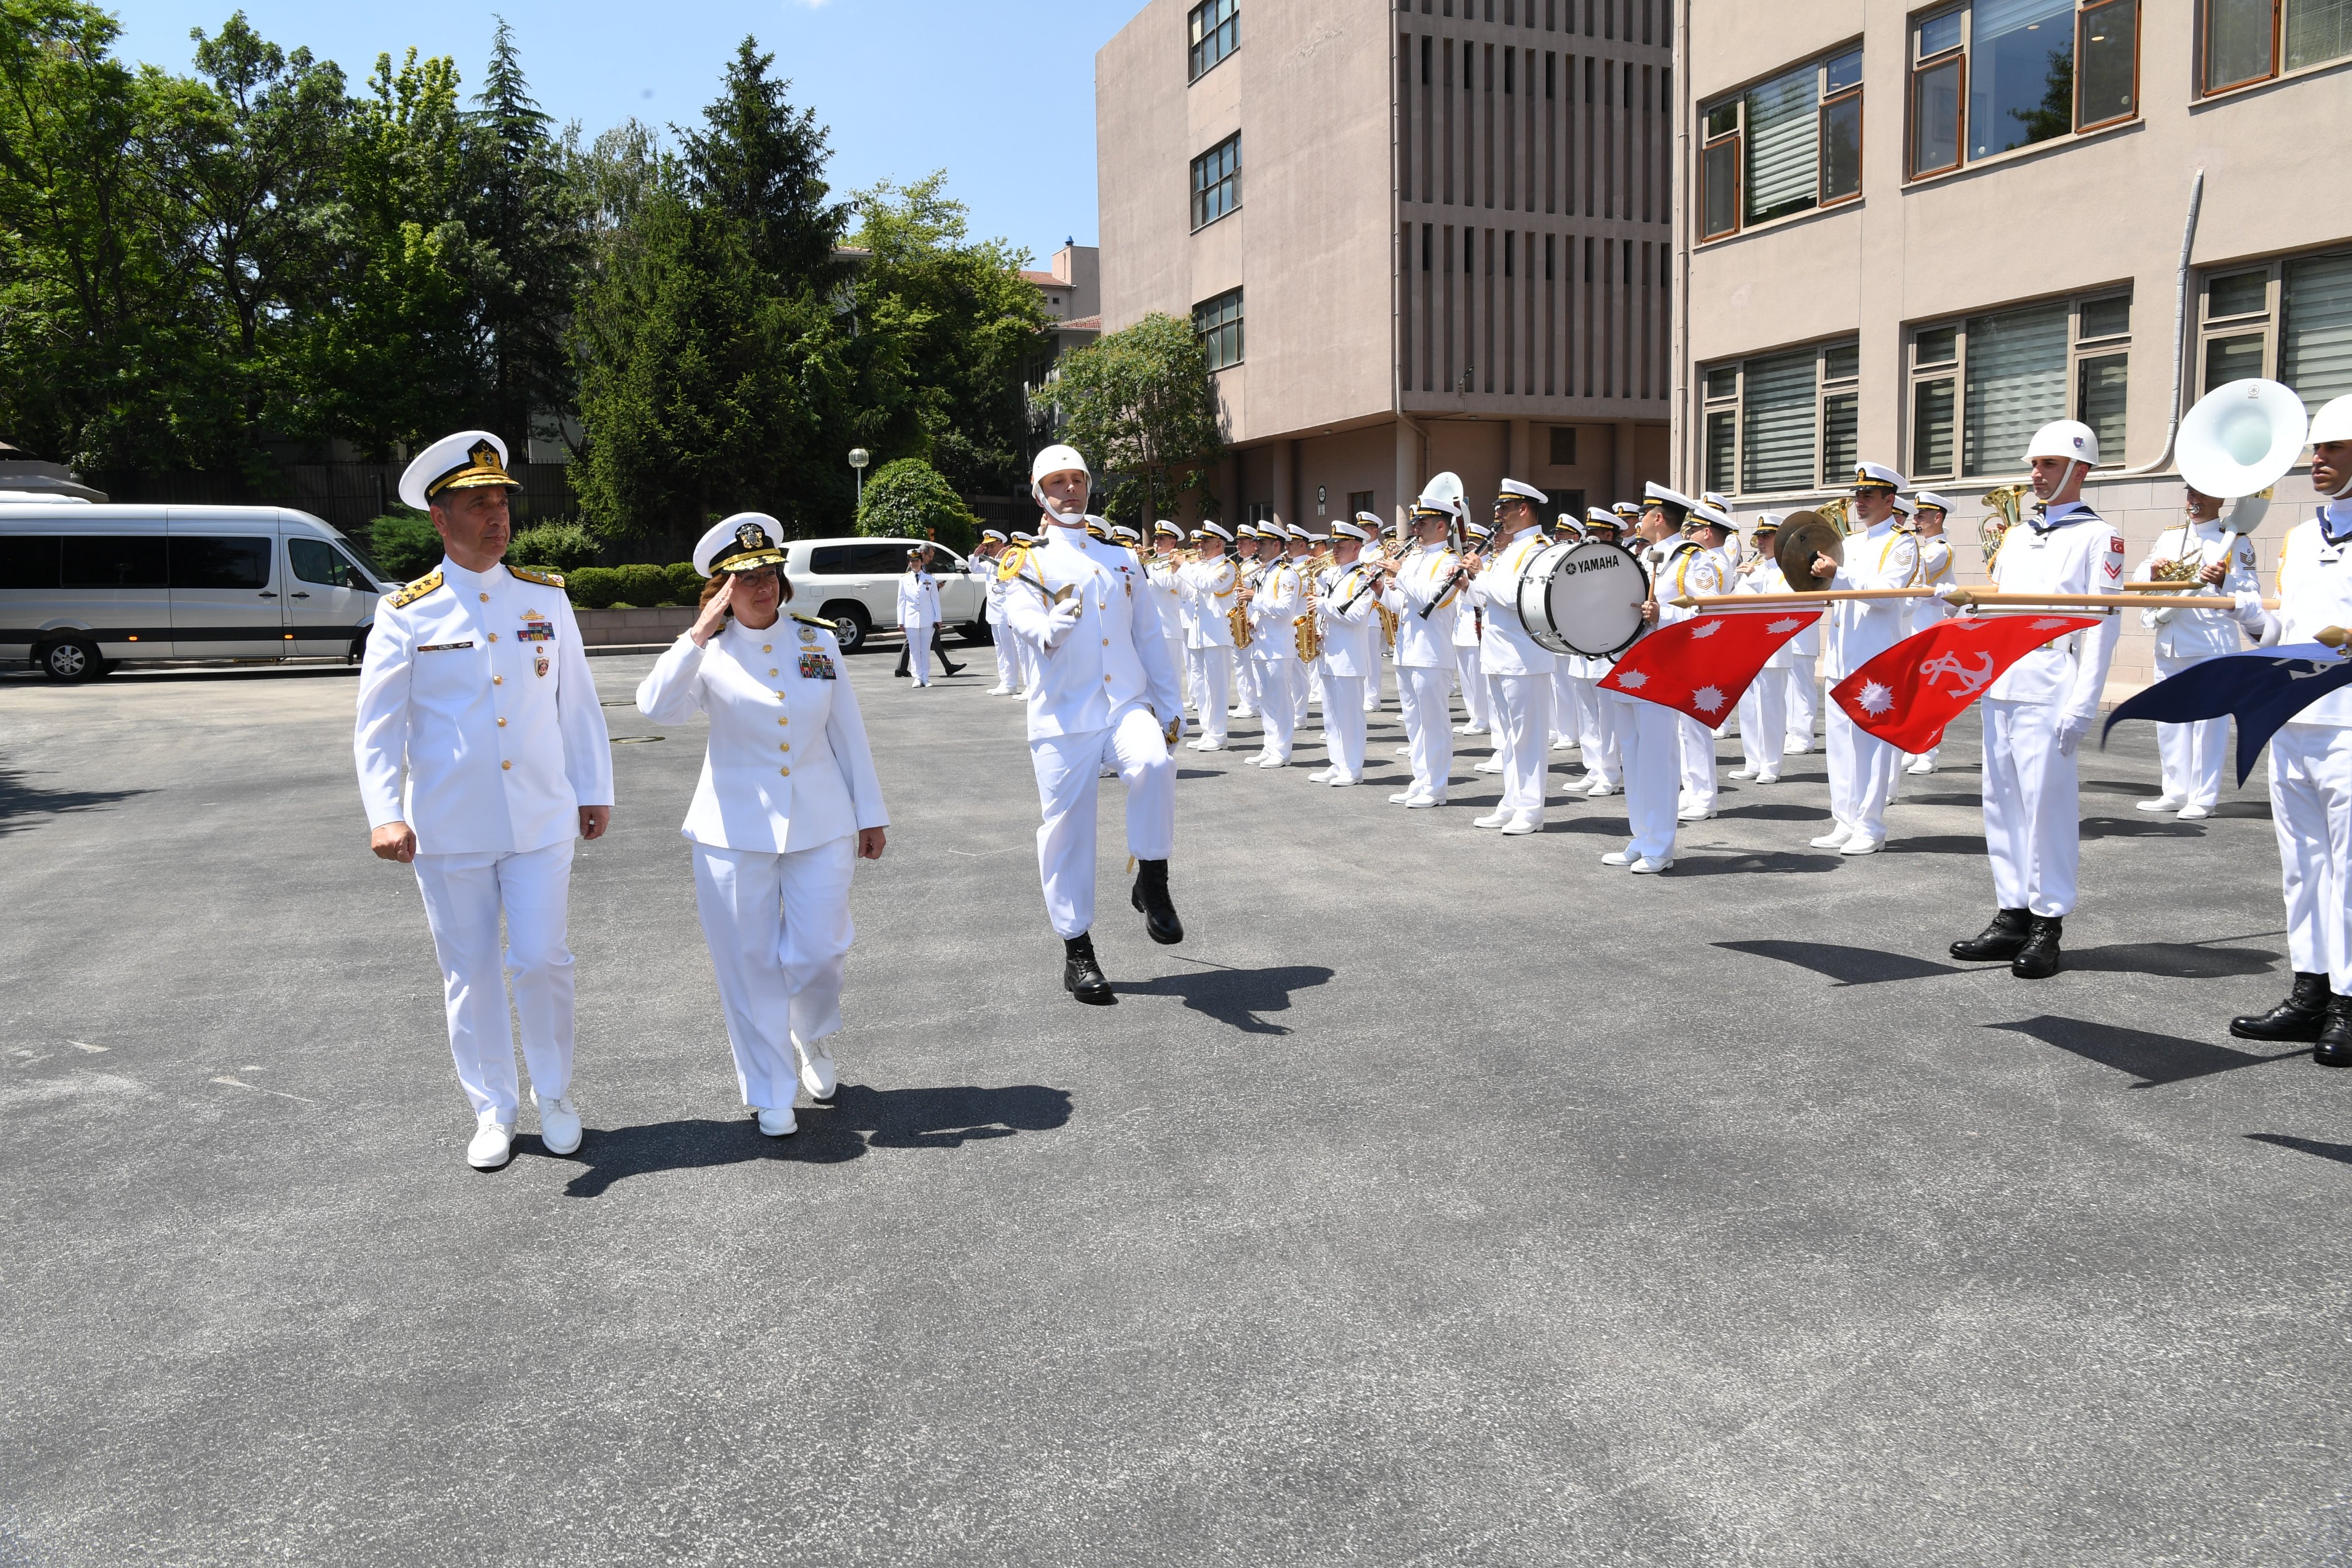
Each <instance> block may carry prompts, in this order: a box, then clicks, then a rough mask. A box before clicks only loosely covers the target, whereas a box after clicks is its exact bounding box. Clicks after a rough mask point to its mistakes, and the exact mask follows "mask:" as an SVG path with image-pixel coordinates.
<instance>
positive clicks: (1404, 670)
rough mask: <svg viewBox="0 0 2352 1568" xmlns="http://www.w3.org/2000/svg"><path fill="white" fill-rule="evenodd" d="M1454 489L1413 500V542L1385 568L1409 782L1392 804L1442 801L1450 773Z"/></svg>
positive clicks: (1456, 571)
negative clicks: (1394, 624) (1393, 621)
mask: <svg viewBox="0 0 2352 1568" xmlns="http://www.w3.org/2000/svg"><path fill="white" fill-rule="evenodd" d="M1458 505H1459V500H1458V497H1455V496H1452V495H1441V496H1432V495H1429V494H1427V493H1426V492H1424V493H1423V495H1422V497H1421V498H1420V499H1419V500H1417V501H1415V502H1414V503H1413V507H1412V538H1413V543H1412V549H1411V551H1410V552H1409V553H1407V554H1406V555H1405V556H1404V557H1403V559H1401V560H1399V561H1398V562H1397V564H1396V569H1395V570H1394V571H1393V572H1391V574H1390V577H1389V584H1388V587H1387V590H1386V598H1387V601H1388V606H1389V611H1390V612H1391V614H1393V615H1394V616H1395V617H1396V618H1397V635H1396V666H1397V703H1398V706H1401V707H1402V708H1403V710H1404V734H1405V747H1406V755H1407V756H1408V757H1410V758H1412V783H1410V784H1408V785H1406V786H1405V788H1404V789H1402V790H1400V791H1399V792H1397V793H1396V794H1393V795H1391V796H1390V797H1389V804H1390V805H1391V806H1403V807H1406V808H1407V809H1409V810H1423V809H1426V808H1429V807H1434V806H1443V805H1444V804H1445V790H1446V786H1447V785H1448V784H1449V783H1450V782H1451V781H1452V779H1453V774H1454V716H1453V714H1452V712H1451V711H1450V710H1449V709H1448V708H1447V706H1446V703H1445V697H1446V683H1447V681H1448V679H1449V678H1450V677H1451V676H1452V674H1453V673H1454V616H1455V615H1456V613H1457V612H1458V611H1459V601H1460V600H1461V598H1462V595H1463V592H1464V591H1465V589H1466V588H1467V587H1468V585H1469V579H1468V577H1467V576H1466V575H1465V573H1464V572H1463V570H1462V558H1461V557H1460V556H1457V555H1455V554H1454V549H1453V547H1452V546H1451V545H1449V544H1448V543H1447V542H1446V538H1445V536H1446V533H1447V531H1448V530H1449V529H1450V528H1452V527H1453V525H1454V508H1455V507H1456V506H1458Z"/></svg>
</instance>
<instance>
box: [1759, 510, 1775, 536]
mask: <svg viewBox="0 0 2352 1568" xmlns="http://www.w3.org/2000/svg"><path fill="white" fill-rule="evenodd" d="M1754 531H1755V532H1757V533H1759V534H1777V533H1779V532H1780V513H1778V512H1759V513H1757V514H1756V528H1755V529H1754Z"/></svg>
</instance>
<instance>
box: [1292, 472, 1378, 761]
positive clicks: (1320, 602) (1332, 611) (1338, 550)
mask: <svg viewBox="0 0 2352 1568" xmlns="http://www.w3.org/2000/svg"><path fill="white" fill-rule="evenodd" d="M1358 516H1359V517H1361V516H1362V514H1360V513H1359V514H1358ZM1372 522H1373V524H1374V526H1375V527H1377V526H1378V524H1379V522H1380V519H1379V518H1377V517H1375V518H1373V519H1372ZM1371 538H1372V532H1371V529H1370V528H1366V527H1365V526H1364V524H1363V523H1362V522H1361V521H1355V522H1347V521H1342V522H1337V523H1333V524H1332V525H1331V560H1332V564H1331V565H1330V566H1329V567H1328V568H1327V569H1326V570H1324V571H1323V572H1322V574H1321V577H1320V580H1319V581H1318V584H1317V593H1316V604H1315V613H1316V615H1317V616H1318V618H1319V619H1320V620H1321V622H1322V624H1323V659H1322V664H1323V744H1324V747H1325V753H1326V755H1327V756H1328V758H1329V759H1330V760H1329V761H1328V763H1327V764H1326V765H1325V766H1324V767H1322V768H1318V769H1317V770H1316V771H1315V772H1313V773H1310V774H1308V775H1307V777H1308V778H1309V779H1312V780H1313V781H1315V782H1316V783H1318V784H1329V785H1333V786H1335V787H1336V786H1340V785H1348V784H1360V783H1362V782H1363V781H1364V685H1363V683H1364V681H1365V680H1366V678H1367V677H1369V678H1370V679H1372V680H1378V679H1380V676H1381V654H1380V635H1381V627H1380V618H1379V614H1378V605H1379V598H1378V595H1379V591H1380V580H1381V574H1380V573H1379V572H1378V571H1377V570H1374V569H1373V567H1372V566H1371V564H1370V562H1367V561H1364V560H1362V559H1360V557H1361V554H1362V551H1363V549H1364V546H1365V545H1367V544H1369V543H1370V542H1371Z"/></svg>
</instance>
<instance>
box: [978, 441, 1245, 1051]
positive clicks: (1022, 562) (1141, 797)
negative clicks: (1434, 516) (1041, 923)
mask: <svg viewBox="0 0 2352 1568" xmlns="http://www.w3.org/2000/svg"><path fill="white" fill-rule="evenodd" d="M1030 474H1031V477H1030V489H1031V492H1032V494H1034V496H1035V497H1036V498H1037V504H1038V505H1039V507H1042V508H1043V509H1044V512H1045V522H1046V525H1047V526H1046V528H1045V539H1044V541H1043V542H1041V543H1040V544H1038V545H1037V547H1036V548H1035V549H1029V550H1023V551H1016V552H1015V553H1014V554H1013V556H1011V557H1008V558H1007V559H1006V561H1005V564H1004V568H1003V570H1004V574H1005V576H1006V578H1007V579H1008V589H1009V591H1008V593H1007V595H1006V598H1005V601H1004V602H1005V607H1006V609H1007V610H1008V611H1009V612H1010V613H1011V615H1012V619H1013V632H1014V634H1015V635H1017V636H1018V637H1020V639H1021V640H1022V642H1023V643H1026V644H1027V645H1028V646H1029V647H1030V648H1032V649H1033V650H1034V652H1035V655H1036V659H1037V681H1036V684H1035V685H1033V686H1032V687H1031V688H1030V691H1029V715H1028V717H1029V760H1030V765H1031V767H1032V768H1033V769H1034V772H1035V773H1036V776H1037V799H1038V804H1039V806H1040V808H1041V810H1042V812H1043V815H1044V818H1045V821H1044V822H1043V824H1042V825H1041V826H1040V827H1039V828H1038V830H1037V870H1038V875H1039V879H1040V880H1041V881H1042V882H1043V883H1044V885H1045V913H1046V915H1047V918H1049V919H1050V920H1051V921H1052V922H1053V926H1054V933H1055V936H1059V937H1061V938H1062V946H1063V961H1062V986H1063V988H1064V989H1066V990H1067V991H1068V992H1070V994H1071V995H1073V996H1075V997H1076V998H1077V999H1078V1000H1079V1001H1082V1002H1086V1003H1088V1004H1090V1005H1093V1006H1097V1007H1108V1006H1109V1005H1111V1004H1113V1003H1115V1002H1117V1001H1118V997H1117V996H1116V995H1115V994H1113V992H1112V990H1111V988H1110V982H1109V981H1108V979H1106V978H1105V977H1104V976H1103V971H1102V965H1101V963H1100V962H1099V961H1098V960H1097V958H1096V956H1095V948H1094V938H1093V936H1092V927H1093V925H1094V917H1095V791H1096V789H1097V787H1098V786H1099V784H1100V780H1101V773H1102V768H1103V765H1104V764H1105V763H1106V762H1109V763H1111V764H1113V765H1115V766H1116V767H1117V768H1118V776H1119V778H1120V779H1122V780H1123V781H1124V782H1125V783H1126V785H1127V848H1128V852H1129V854H1131V855H1133V856H1134V857H1135V859H1136V878H1135V886H1134V888H1133V890H1132V891H1131V892H1130V893H1129V903H1130V904H1133V905H1134V907H1135V908H1137V909H1139V910H1140V911H1142V912H1143V916H1144V927H1145V930H1146V931H1147V932H1149V934H1150V936H1151V939H1152V940H1153V941H1155V942H1161V943H1173V942H1181V941H1182V940H1183V939H1184V927H1183V925H1182V923H1181V922H1180V921H1179V920H1178V919H1177V917H1176V907H1175V904H1173V903H1172V902H1171V898H1170V895H1169V890H1168V861H1169V857H1170V855H1171V853H1172V852H1174V850H1175V846H1176V765H1175V763H1174V761H1173V760H1172V759H1171V758H1170V756H1169V749H1168V748H1169V746H1170V745H1171V743H1172V742H1173V741H1174V739H1175V737H1176V736H1177V735H1178V734H1180V733H1181V730H1182V727H1183V722H1184V716H1183V701H1184V699H1183V694H1182V693H1181V691H1180V690H1179V689H1178V687H1177V684H1176V682H1177V676H1176V672H1175V670H1174V669H1172V668H1171V667H1170V665H1169V664H1168V650H1167V643H1166V640H1165V639H1164V638H1163V637H1162V636H1161V634H1160V625H1159V622H1158V618H1157V617H1156V616H1155V615H1153V614H1152V612H1151V608H1150V601H1149V600H1148V599H1146V598H1144V597H1143V596H1142V595H1143V588H1142V585H1141V584H1140V583H1139V581H1138V579H1139V578H1140V577H1141V576H1142V575H1143V572H1142V569H1141V568H1140V567H1139V565H1138V564H1137V563H1136V560H1135V558H1134V557H1133V556H1132V555H1131V554H1129V552H1128V551H1127V550H1124V549H1117V548H1115V547H1112V546H1108V545H1105V544H1102V543H1099V542H1097V541H1096V540H1094V539H1092V538H1088V537H1087V531H1086V527H1085V524H1086V520H1087V511H1086V503H1087V489H1088V487H1089V486H1090V484H1091V479H1092V476H1090V475H1089V474H1088V472H1087V465H1086V459H1085V458H1083V457H1081V456H1080V455H1078V454H1077V452H1076V450H1074V449H1073V448H1071V447H1068V446H1048V447H1047V448H1045V450H1044V451H1043V452H1040V453H1039V454H1038V455H1037V457H1036V460H1035V462H1034V464H1033V465H1031V470H1030ZM1221 542H1222V541H1221ZM1224 565H1225V567H1226V569H1227V570H1228V571H1230V570H1231V569H1232V563H1231V562H1230V561H1228V562H1225V563H1224ZM1224 651H1225V652H1226V653H1228V654H1230V653H1231V652H1232V649H1231V646H1230V644H1228V645H1227V647H1226V648H1225V650H1224ZM1216 695H1218V696H1219V697H1220V698H1221V699H1222V697H1223V692H1222V690H1220V691H1219V692H1218V693H1217V694H1216ZM1208 712H1209V714H1210V715H1213V716H1217V717H1219V718H1222V717H1223V714H1224V704H1223V701H1222V700H1220V701H1219V702H1217V703H1216V704H1215V705H1214V706H1212V707H1211V708H1210V709H1209V710H1208Z"/></svg>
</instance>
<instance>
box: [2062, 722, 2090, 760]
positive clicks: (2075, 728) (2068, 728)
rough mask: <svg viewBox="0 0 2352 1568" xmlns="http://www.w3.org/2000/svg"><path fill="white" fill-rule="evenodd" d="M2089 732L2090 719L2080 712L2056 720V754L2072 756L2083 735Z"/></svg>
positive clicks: (2080, 743) (2081, 741)
mask: <svg viewBox="0 0 2352 1568" xmlns="http://www.w3.org/2000/svg"><path fill="white" fill-rule="evenodd" d="M2090 733H2091V721H2090V720H2089V719H2087V718H2084V717H2083V716H2081V715H2080V714H2072V713H2070V714H2068V715H2067V716H2065V717H2063V718H2062V719H2060V720H2059V721H2058V755H2059V756H2061V757H2072V756H2074V748H2075V747H2078V746H2080V745H2082V744H2083V737H2084V736H2086V735H2088V734H2090Z"/></svg>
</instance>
